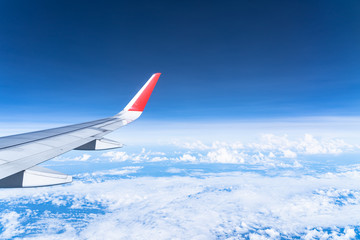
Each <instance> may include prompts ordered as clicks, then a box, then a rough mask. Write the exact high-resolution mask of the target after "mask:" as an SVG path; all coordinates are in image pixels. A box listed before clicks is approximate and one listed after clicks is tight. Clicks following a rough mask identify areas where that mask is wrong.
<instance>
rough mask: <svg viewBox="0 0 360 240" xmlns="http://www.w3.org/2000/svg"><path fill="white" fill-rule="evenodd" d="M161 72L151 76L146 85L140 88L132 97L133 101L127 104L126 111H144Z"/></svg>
mask: <svg viewBox="0 0 360 240" xmlns="http://www.w3.org/2000/svg"><path fill="white" fill-rule="evenodd" d="M160 75H161V73H155V74H153V75H152V76H151V78H150V79H149V80H148V81H147V82H146V83H145V85H144V86H143V87H142V88H141V89H140V91H139V92H138V93H137V94H136V95H135V97H133V99H131V101H130V102H129V103H128V105H126V107H125V108H124V111H137V112H142V111H144V108H145V106H146V103H147V102H148V100H149V98H150V95H151V93H152V91H153V89H154V87H155V85H156V83H157V81H158V79H159V77H160Z"/></svg>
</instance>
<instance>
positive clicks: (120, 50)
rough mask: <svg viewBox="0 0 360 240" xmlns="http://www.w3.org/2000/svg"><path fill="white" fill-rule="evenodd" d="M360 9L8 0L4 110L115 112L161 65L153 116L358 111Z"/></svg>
mask: <svg viewBox="0 0 360 240" xmlns="http://www.w3.org/2000/svg"><path fill="white" fill-rule="evenodd" d="M359 8H360V3H359V2H358V1H346V2H343V1H316V2H314V1H275V2H274V1H271V2H270V1H226V2H223V1H210V2H206V3H205V2H203V1H180V2H169V1H151V2H148V1H128V2H119V1H101V2H99V1H76V2H74V1H51V2H49V1H35V2H31V3H30V2H27V1H1V3H0V52H1V54H0V79H1V81H0V84H1V85H0V109H1V112H2V115H1V119H2V120H4V121H17V120H18V119H19V118H21V120H24V119H26V120H28V121H31V120H34V121H37V120H38V119H39V118H41V119H44V118H47V119H49V120H51V119H52V118H53V119H54V118H56V121H60V122H61V121H70V122H71V121H76V120H80V119H81V120H91V119H93V118H94V117H104V116H108V115H111V114H114V113H116V112H118V111H119V110H121V109H122V108H123V107H124V106H125V105H126V103H127V102H128V101H129V100H130V98H131V97H132V95H133V94H135V93H136V91H137V90H138V89H139V88H140V87H141V86H142V84H143V83H144V82H145V81H146V80H147V79H148V77H150V75H151V74H152V73H154V72H162V73H163V75H162V77H161V79H160V81H159V83H158V86H157V87H156V89H155V92H154V95H153V96H152V98H151V99H150V103H149V105H148V107H147V110H146V114H144V116H143V117H144V118H145V119H148V120H157V119H162V120H164V119H165V120H169V121H173V120H180V121H181V120H186V121H192V120H201V121H205V120H207V121H218V120H222V119H226V120H234V121H236V120H239V119H244V118H260V119H261V118H269V117H270V118H272V117H299V116H300V117H302V116H358V109H359V107H358V106H359V103H360V101H359V87H360V86H359V83H360V81H359V80H358V76H359V72H360V70H359V63H360V57H359V56H360V45H359V44H358V43H359V42H360V31H359V29H360V26H359V25H360V15H359V14H358V13H359V10H360V9H359ZM66 119H67V120H66ZM69 119H70V120H69Z"/></svg>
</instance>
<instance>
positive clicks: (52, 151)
mask: <svg viewBox="0 0 360 240" xmlns="http://www.w3.org/2000/svg"><path fill="white" fill-rule="evenodd" d="M160 75H161V73H155V74H153V75H152V76H151V78H150V79H149V80H148V81H147V82H146V83H145V85H144V86H143V87H142V88H141V89H140V91H139V92H138V93H137V94H136V95H135V96H134V97H133V99H132V100H131V101H130V102H129V103H128V104H127V105H126V107H125V108H124V109H123V110H122V111H121V112H119V113H118V114H116V115H115V116H113V117H109V118H104V119H100V120H96V121H91V122H85V123H81V124H75V125H69V126H65V127H60V128H53V129H48V130H43V131H37V132H30V133H24V134H18V135H13V136H7V137H1V138H0V187H35V186H49V185H55V184H62V183H67V182H71V181H72V178H71V176H68V175H65V174H62V173H58V172H55V171H53V170H50V169H46V168H42V167H38V166H36V165H38V164H40V163H42V162H45V161H47V160H49V159H51V158H54V157H56V156H59V155H61V154H63V153H66V152H68V151H71V150H74V149H75V150H104V149H111V148H118V147H122V144H121V143H118V142H115V141H113V140H110V139H105V138H103V136H105V135H106V134H109V133H110V132H112V131H114V130H116V129H118V128H120V127H123V126H125V125H127V124H129V123H131V122H133V121H135V120H136V119H137V118H139V117H140V115H141V114H142V112H143V111H144V108H145V106H146V104H147V102H148V100H149V98H150V95H151V93H152V91H153V89H154V87H155V85H156V83H157V81H158V79H159V77H160Z"/></svg>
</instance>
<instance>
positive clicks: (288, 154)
mask: <svg viewBox="0 0 360 240" xmlns="http://www.w3.org/2000/svg"><path fill="white" fill-rule="evenodd" d="M283 154H284V157H285V158H296V157H297V154H296V153H295V152H293V151H291V150H289V149H286V150H283Z"/></svg>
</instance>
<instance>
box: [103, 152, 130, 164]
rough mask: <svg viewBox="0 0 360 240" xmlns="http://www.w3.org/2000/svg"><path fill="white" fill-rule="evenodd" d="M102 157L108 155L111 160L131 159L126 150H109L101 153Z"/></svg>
mask: <svg viewBox="0 0 360 240" xmlns="http://www.w3.org/2000/svg"><path fill="white" fill-rule="evenodd" d="M101 156H102V157H107V158H109V159H110V161H117V162H123V161H126V160H128V159H129V157H130V156H129V155H128V154H127V153H126V152H117V151H109V152H106V153H103V154H101Z"/></svg>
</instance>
